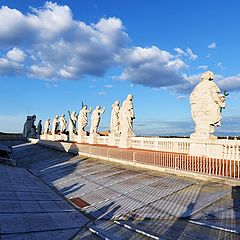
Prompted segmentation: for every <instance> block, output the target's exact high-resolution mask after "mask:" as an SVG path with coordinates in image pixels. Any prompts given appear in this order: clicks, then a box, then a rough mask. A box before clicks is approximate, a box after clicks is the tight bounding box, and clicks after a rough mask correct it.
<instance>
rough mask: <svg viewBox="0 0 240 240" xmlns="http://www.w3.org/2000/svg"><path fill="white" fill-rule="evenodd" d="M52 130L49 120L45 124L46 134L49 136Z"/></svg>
mask: <svg viewBox="0 0 240 240" xmlns="http://www.w3.org/2000/svg"><path fill="white" fill-rule="evenodd" d="M49 129H50V118H48V119H47V120H46V121H45V123H44V134H49Z"/></svg>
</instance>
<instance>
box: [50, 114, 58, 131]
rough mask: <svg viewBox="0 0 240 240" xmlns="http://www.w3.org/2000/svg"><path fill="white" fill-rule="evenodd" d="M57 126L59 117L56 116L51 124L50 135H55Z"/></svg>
mask: <svg viewBox="0 0 240 240" xmlns="http://www.w3.org/2000/svg"><path fill="white" fill-rule="evenodd" d="M58 126H59V116H58V115H56V116H55V118H54V119H53V123H52V135H54V134H56V133H57V130H58Z"/></svg>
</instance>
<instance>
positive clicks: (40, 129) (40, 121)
mask: <svg viewBox="0 0 240 240" xmlns="http://www.w3.org/2000/svg"><path fill="white" fill-rule="evenodd" d="M37 134H38V136H40V135H41V134H42V120H39V122H38V125H37Z"/></svg>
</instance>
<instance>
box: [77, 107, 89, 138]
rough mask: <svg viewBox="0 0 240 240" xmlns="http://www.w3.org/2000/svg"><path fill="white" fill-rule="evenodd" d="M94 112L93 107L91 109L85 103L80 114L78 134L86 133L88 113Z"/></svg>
mask: <svg viewBox="0 0 240 240" xmlns="http://www.w3.org/2000/svg"><path fill="white" fill-rule="evenodd" d="M91 112H92V108H90V109H89V110H88V109H87V106H86V105H84V106H83V107H82V109H81V111H80V112H79V115H78V135H86V131H85V127H86V126H87V124H88V113H91Z"/></svg>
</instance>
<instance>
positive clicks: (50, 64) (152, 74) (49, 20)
mask: <svg viewBox="0 0 240 240" xmlns="http://www.w3.org/2000/svg"><path fill="white" fill-rule="evenodd" d="M0 29H1V31H0V53H1V56H0V75H16V74H18V75H19V74H22V75H23V74H25V75H27V76H30V77H34V78H38V79H45V80H49V81H53V80H54V81H56V80H58V79H76V80H80V79H82V78H84V77H85V76H87V75H91V76H96V77H102V76H104V74H105V73H106V72H107V71H108V70H109V69H110V68H111V67H120V68H119V69H123V70H122V73H120V74H119V76H116V77H115V79H118V80H127V81H130V83H131V84H133V85H136V84H139V85H143V86H147V87H152V88H161V87H171V88H173V89H174V90H175V91H177V92H181V93H188V92H189V91H190V90H191V89H192V88H193V87H194V86H195V84H196V83H197V82H198V81H199V78H200V76H199V75H194V74H193V75H187V74H186V70H187V68H188V65H187V63H188V61H195V60H196V59H197V58H198V56H197V54H195V53H194V52H193V51H192V49H190V48H187V49H186V50H183V49H181V48H175V49H174V50H175V52H174V54H173V53H171V52H169V51H165V50H162V49H160V48H159V47H156V46H152V47H138V46H135V47H131V48H130V47H129V46H128V40H129V37H128V34H127V33H126V32H125V28H124V26H123V23H122V21H121V20H120V19H119V18H116V17H110V18H102V19H100V20H99V21H98V22H96V23H91V24H86V23H85V22H83V21H80V20H76V19H74V17H73V15H72V12H71V9H70V8H69V7H68V6H66V5H58V4H56V3H52V2H46V3H45V5H44V6H43V7H42V8H31V12H29V13H26V14H23V13H22V12H20V11H18V10H16V9H11V8H9V7H7V6H3V7H1V8H0ZM214 47H216V43H211V44H210V45H209V48H214ZM218 66H219V67H221V65H220V63H219V64H218ZM206 68H207V66H199V67H198V68H197V69H202V70H205V69H206ZM184 72H185V73H184ZM218 81H219V84H222V86H224V88H226V89H227V90H229V91H235V90H237V89H240V84H239V76H232V77H223V76H222V77H219V78H218ZM109 87H110V85H109V86H105V87H104V88H105V89H106V88H109Z"/></svg>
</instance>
